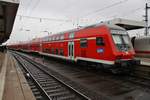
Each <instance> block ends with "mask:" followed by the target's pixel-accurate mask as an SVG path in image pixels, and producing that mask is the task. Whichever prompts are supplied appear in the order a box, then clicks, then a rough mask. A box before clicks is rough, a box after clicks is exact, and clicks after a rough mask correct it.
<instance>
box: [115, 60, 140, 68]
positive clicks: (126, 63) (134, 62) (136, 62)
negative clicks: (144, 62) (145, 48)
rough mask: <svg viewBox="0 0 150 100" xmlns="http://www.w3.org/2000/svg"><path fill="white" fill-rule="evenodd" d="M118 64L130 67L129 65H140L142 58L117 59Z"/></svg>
mask: <svg viewBox="0 0 150 100" xmlns="http://www.w3.org/2000/svg"><path fill="white" fill-rule="evenodd" d="M115 65H116V66H120V67H128V66H135V65H140V60H138V59H131V60H122V59H119V60H116V61H115Z"/></svg>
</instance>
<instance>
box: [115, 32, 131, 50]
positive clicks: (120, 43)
mask: <svg viewBox="0 0 150 100" xmlns="http://www.w3.org/2000/svg"><path fill="white" fill-rule="evenodd" d="M112 37H113V40H114V43H115V44H116V46H117V48H118V50H119V51H128V50H131V49H132V45H131V42H130V38H129V36H128V34H127V32H126V31H117V32H115V33H114V32H113V33H112Z"/></svg>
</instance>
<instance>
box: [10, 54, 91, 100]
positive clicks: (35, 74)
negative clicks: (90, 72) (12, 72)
mask: <svg viewBox="0 0 150 100" xmlns="http://www.w3.org/2000/svg"><path fill="white" fill-rule="evenodd" d="M13 55H14V56H15V58H16V59H17V61H18V62H19V63H20V64H21V66H22V67H23V69H24V70H25V71H26V72H27V73H28V74H29V75H30V77H32V79H33V81H34V82H33V81H32V82H30V85H31V86H32V87H33V90H35V92H36V90H37V89H34V87H35V85H34V84H36V86H37V85H38V88H40V89H39V90H40V92H39V91H38V93H36V94H37V96H38V98H39V99H40V100H90V98H88V97H87V96H85V95H83V94H82V93H80V92H78V91H77V90H75V89H73V88H72V87H71V86H69V85H67V84H65V83H64V82H62V81H61V80H59V79H57V78H56V77H55V76H53V75H51V74H50V73H48V72H47V71H45V70H44V69H43V68H41V67H40V66H39V65H37V64H36V63H33V62H31V61H29V60H28V59H26V58H25V57H24V58H22V57H20V56H18V55H17V54H13ZM32 87H31V88H32ZM40 93H42V95H41V94H40ZM43 95H44V97H43ZM40 97H41V98H40ZM42 98H44V99H42Z"/></svg>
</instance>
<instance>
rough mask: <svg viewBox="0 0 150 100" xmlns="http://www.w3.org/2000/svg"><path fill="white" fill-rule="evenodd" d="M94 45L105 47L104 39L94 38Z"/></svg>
mask: <svg viewBox="0 0 150 100" xmlns="http://www.w3.org/2000/svg"><path fill="white" fill-rule="evenodd" d="M96 45H97V46H104V45H105V43H104V39H103V38H102V37H97V38H96Z"/></svg>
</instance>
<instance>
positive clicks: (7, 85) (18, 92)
mask: <svg viewBox="0 0 150 100" xmlns="http://www.w3.org/2000/svg"><path fill="white" fill-rule="evenodd" d="M0 100H36V99H35V97H34V95H33V93H32V91H31V89H30V87H29V85H28V83H27V81H26V79H25V77H24V75H23V73H22V71H21V69H20V68H19V67H18V65H17V63H16V61H15V60H14V58H13V57H12V56H11V55H10V54H9V53H8V52H7V53H1V52H0Z"/></svg>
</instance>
